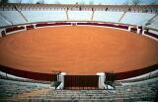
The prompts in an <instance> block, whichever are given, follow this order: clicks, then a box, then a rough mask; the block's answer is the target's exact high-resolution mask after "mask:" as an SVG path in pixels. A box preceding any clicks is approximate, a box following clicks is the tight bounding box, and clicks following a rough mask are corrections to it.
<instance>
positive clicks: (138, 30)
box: [137, 26, 141, 34]
mask: <svg viewBox="0 0 158 102" xmlns="http://www.w3.org/2000/svg"><path fill="white" fill-rule="evenodd" d="M140 31H141V29H139V26H137V34H140Z"/></svg>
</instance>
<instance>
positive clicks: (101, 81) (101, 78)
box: [97, 72, 105, 89]
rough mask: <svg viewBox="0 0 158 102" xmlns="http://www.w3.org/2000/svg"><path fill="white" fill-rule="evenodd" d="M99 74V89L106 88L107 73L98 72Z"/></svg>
mask: <svg viewBox="0 0 158 102" xmlns="http://www.w3.org/2000/svg"><path fill="white" fill-rule="evenodd" d="M97 75H98V76H99V81H98V88H99V89H104V88H105V84H104V82H105V73H102V72H101V73H97Z"/></svg>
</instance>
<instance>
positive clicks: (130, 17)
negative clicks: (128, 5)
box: [121, 12, 154, 26]
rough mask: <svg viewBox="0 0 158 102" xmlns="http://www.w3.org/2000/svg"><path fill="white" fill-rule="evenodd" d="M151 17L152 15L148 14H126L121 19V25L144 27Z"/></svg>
mask: <svg viewBox="0 0 158 102" xmlns="http://www.w3.org/2000/svg"><path fill="white" fill-rule="evenodd" d="M153 16H154V14H149V13H133V12H127V13H126V14H125V15H124V17H123V18H122V20H121V23H124V24H133V25H141V26H144V25H145V24H146V23H147V21H148V20H149V19H150V18H152V17H153Z"/></svg>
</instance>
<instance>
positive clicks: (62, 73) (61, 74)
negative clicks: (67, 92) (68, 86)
mask: <svg viewBox="0 0 158 102" xmlns="http://www.w3.org/2000/svg"><path fill="white" fill-rule="evenodd" d="M65 75H66V73H65V72H61V73H60V74H59V80H58V81H60V82H61V85H62V86H60V87H61V89H63V88H64V76H65Z"/></svg>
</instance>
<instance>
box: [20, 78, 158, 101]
mask: <svg viewBox="0 0 158 102" xmlns="http://www.w3.org/2000/svg"><path fill="white" fill-rule="evenodd" d="M157 85H158V79H154V80H152V81H149V80H148V81H142V82H137V83H128V84H127V83H123V84H122V85H118V86H116V87H115V89H114V90H54V89H51V88H49V89H47V91H43V93H40V95H36V96H29V99H27V101H29V102H34V101H35V102H36V101H37V100H38V101H39V99H42V100H49V101H53V102H59V101H60V102H61V101H64V102H65V101H66V102H67V101H80V100H83V101H86V102H87V100H93V101H94V102H95V101H96V102H97V101H98V100H100V101H101V100H102V101H107V102H110V101H116V100H117V101H118V100H119V101H121V102H129V101H130V102H135V101H150V102H151V101H154V98H155V95H156V91H155V90H157V89H158V86H157ZM21 100H24V99H21Z"/></svg>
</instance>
